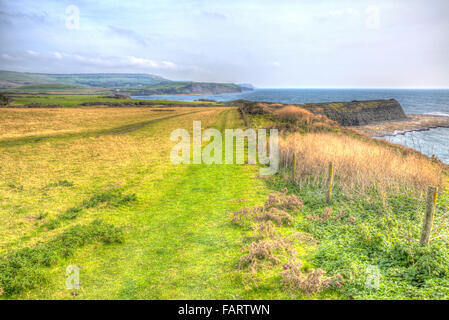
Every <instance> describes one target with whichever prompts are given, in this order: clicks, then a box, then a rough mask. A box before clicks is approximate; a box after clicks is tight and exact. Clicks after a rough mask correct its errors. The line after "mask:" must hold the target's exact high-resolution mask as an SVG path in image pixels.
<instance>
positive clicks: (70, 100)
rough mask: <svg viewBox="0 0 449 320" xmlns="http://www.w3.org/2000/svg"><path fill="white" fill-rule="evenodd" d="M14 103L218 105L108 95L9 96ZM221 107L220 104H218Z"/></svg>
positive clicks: (15, 105) (64, 105)
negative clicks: (116, 97)
mask: <svg viewBox="0 0 449 320" xmlns="http://www.w3.org/2000/svg"><path fill="white" fill-rule="evenodd" d="M8 96H9V97H11V98H12V99H13V100H14V102H13V103H12V104H11V105H10V106H11V107H20V106H23V105H27V104H31V103H43V104H47V105H60V106H62V107H66V108H70V107H77V106H79V105H80V104H82V103H85V102H89V103H93V102H94V103H97V102H98V105H99V106H101V105H102V103H103V102H112V103H122V102H132V103H138V102H145V103H151V104H153V105H154V106H157V105H166V104H172V103H176V104H177V105H183V106H198V105H200V106H201V105H204V104H216V103H213V102H212V103H211V102H202V101H194V102H190V101H167V100H151V101H149V100H137V99H136V100H134V99H133V100H130V99H115V98H105V97H107V96H108V95H104V94H102V95H100V94H89V95H86V94H17V95H15V94H8ZM218 105H219V104H218Z"/></svg>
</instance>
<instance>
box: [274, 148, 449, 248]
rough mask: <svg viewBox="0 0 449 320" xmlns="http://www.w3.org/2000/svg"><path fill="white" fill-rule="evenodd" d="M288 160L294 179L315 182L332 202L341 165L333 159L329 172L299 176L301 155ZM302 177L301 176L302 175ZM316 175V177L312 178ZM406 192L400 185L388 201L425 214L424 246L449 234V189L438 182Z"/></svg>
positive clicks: (289, 173)
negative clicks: (445, 189) (441, 186)
mask: <svg viewBox="0 0 449 320" xmlns="http://www.w3.org/2000/svg"><path fill="white" fill-rule="evenodd" d="M290 159H291V160H290V161H288V160H286V159H284V161H281V163H280V167H281V168H282V169H283V170H284V174H285V173H286V174H287V176H290V180H291V182H292V183H294V184H296V185H299V186H300V187H301V185H303V184H307V183H313V184H317V183H318V185H319V186H320V187H321V188H322V189H323V192H324V193H325V197H323V201H325V202H327V203H330V202H331V201H332V196H333V191H334V188H335V187H338V180H336V179H335V175H336V173H338V168H337V169H336V168H335V167H334V165H333V163H332V162H330V163H329V166H328V168H327V169H326V168H323V170H322V172H326V173H327V174H325V175H321V176H319V177H313V179H312V178H311V177H310V176H309V177H298V176H297V172H296V168H297V156H296V154H293V156H292V157H291V158H290ZM298 178H299V179H298ZM311 179H312V181H311ZM418 193H420V194H419V195H417V192H414V193H413V192H410V191H409V192H403V191H401V190H399V189H397V190H394V192H391V193H390V194H388V193H387V194H385V199H384V202H385V204H386V205H389V206H390V207H391V208H392V209H399V210H400V211H402V212H404V211H407V212H409V213H410V217H412V218H413V219H418V218H421V217H422V231H421V239H420V243H421V245H422V246H425V245H427V244H428V243H429V242H430V241H433V240H436V239H440V238H449V193H448V192H446V191H443V190H441V189H438V188H437V187H435V186H428V188H427V192H418Z"/></svg>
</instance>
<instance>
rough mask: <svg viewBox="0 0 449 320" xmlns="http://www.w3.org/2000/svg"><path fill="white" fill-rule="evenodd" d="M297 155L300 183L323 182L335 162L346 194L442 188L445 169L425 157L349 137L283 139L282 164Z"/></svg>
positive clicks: (310, 135) (322, 135)
mask: <svg viewBox="0 0 449 320" xmlns="http://www.w3.org/2000/svg"><path fill="white" fill-rule="evenodd" d="M294 153H296V155H297V162H296V169H295V172H296V177H295V178H296V179H297V180H298V181H300V182H305V181H313V182H315V183H319V182H321V181H323V180H324V179H325V177H326V175H327V170H328V163H329V162H330V161H332V162H333V163H334V166H335V168H336V178H337V181H338V185H339V187H341V188H342V189H343V191H346V192H349V191H350V192H355V191H362V192H363V191H366V190H367V189H369V188H375V189H376V190H378V191H382V192H388V191H393V190H396V191H399V190H407V191H423V190H425V189H426V187H427V186H429V185H437V186H438V185H440V184H441V179H442V168H441V167H440V166H439V165H437V164H435V163H432V162H431V161H430V160H429V159H426V158H425V157H422V156H420V155H418V154H413V153H410V154H404V153H401V152H400V151H399V150H395V149H394V148H390V147H388V146H384V145H382V144H376V143H374V141H369V140H366V141H364V140H361V139H356V138H354V137H351V136H347V135H338V134H333V133H307V134H304V135H301V134H293V135H290V136H287V137H286V138H284V139H282V140H281V141H280V160H281V164H283V165H284V166H291V164H292V163H293V160H292V159H293V154H294Z"/></svg>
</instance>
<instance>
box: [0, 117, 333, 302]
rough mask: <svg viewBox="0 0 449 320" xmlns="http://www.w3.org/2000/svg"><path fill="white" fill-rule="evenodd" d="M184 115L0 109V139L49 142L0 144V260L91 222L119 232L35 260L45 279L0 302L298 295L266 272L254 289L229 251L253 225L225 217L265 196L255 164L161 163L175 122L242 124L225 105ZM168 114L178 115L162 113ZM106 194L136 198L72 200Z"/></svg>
mask: <svg viewBox="0 0 449 320" xmlns="http://www.w3.org/2000/svg"><path fill="white" fill-rule="evenodd" d="M194 112H195V113H192V112H191V110H190V109H188V108H187V109H186V108H175V109H174V111H173V112H153V111H152V110H150V109H139V110H137V109H132V108H130V109H128V108H126V109H121V110H114V109H112V110H111V109H105V108H91V109H88V110H86V109H57V110H52V109H28V110H23V109H4V110H2V117H4V119H10V121H5V122H6V123H10V124H9V125H8V127H6V126H3V127H2V131H1V132H2V136H1V137H2V138H1V140H0V145H2V142H4V141H8V140H7V139H10V138H11V137H12V136H13V137H15V138H16V139H18V138H17V137H20V136H25V137H27V136H40V135H43V134H44V135H45V136H47V137H48V138H47V139H45V140H37V141H28V140H27V141H26V142H24V143H21V144H12V145H11V144H3V145H2V146H1V148H2V152H1V158H2V159H1V163H2V170H1V185H0V192H1V195H2V196H1V201H0V210H1V214H0V234H2V237H1V240H0V243H1V245H0V248H1V250H0V255H8V256H10V255H11V254H12V253H14V252H16V251H17V250H20V249H21V248H25V247H35V246H37V245H38V243H39V242H42V243H44V244H45V243H48V242H49V241H51V239H54V238H55V237H57V236H58V235H60V234H61V233H62V232H63V231H64V230H67V229H68V228H70V227H72V226H74V225H79V224H80V225H87V224H88V223H90V222H91V221H93V220H94V219H96V218H101V219H102V220H104V221H105V222H107V223H111V224H113V225H114V226H117V227H120V228H123V232H124V240H123V243H121V244H101V243H92V244H89V245H86V246H83V247H82V248H80V249H78V250H76V251H75V253H74V255H73V256H70V257H69V258H64V257H58V259H57V261H58V262H57V263H56V264H54V265H53V264H52V265H51V266H49V267H45V266H37V265H36V268H38V269H39V270H40V271H41V272H42V273H43V274H44V276H43V277H42V280H39V282H37V283H35V284H34V285H33V286H34V287H35V288H32V289H29V288H26V290H25V289H23V290H19V292H17V293H15V294H13V295H12V296H11V295H6V296H3V297H7V298H21V299H23V298H27V299H28V298H32V299H40V298H50V299H55V298H56V299H71V298H79V299H93V298H105V299H113V298H123V299H134V298H136V299H162V298H167V299H176V298H186V299H187V298H194V299H196V298H205V299H207V298H209V299H212V298H225V299H233V298H292V297H298V294H295V295H291V294H288V293H286V292H285V291H284V290H282V288H281V284H280V281H279V275H278V272H277V271H272V272H268V273H266V274H265V273H264V274H261V275H260V277H261V279H259V284H258V285H254V283H253V282H254V280H252V277H251V276H250V275H249V274H248V272H247V271H245V270H240V269H236V268H235V267H236V265H237V264H238V263H239V258H240V256H241V255H242V253H241V250H240V249H241V247H242V246H243V245H244V243H245V241H248V240H245V239H246V237H248V236H250V237H251V234H252V232H251V231H249V230H244V229H241V228H238V227H236V226H234V225H232V224H231V222H230V216H229V213H230V212H232V211H234V210H238V209H241V208H242V207H243V206H253V205H256V204H260V203H262V202H263V201H264V200H265V199H266V196H267V194H268V193H269V192H270V189H269V188H268V187H267V186H266V184H265V183H264V181H263V180H260V179H257V178H256V176H257V168H256V167H254V166H239V165H226V166H223V165H211V166H202V165H178V166H175V165H172V164H171V162H170V161H169V158H168V157H169V152H170V149H171V146H172V145H173V142H170V141H169V140H168V139H169V134H170V132H171V130H173V129H175V128H178V127H180V128H187V129H188V128H191V126H192V121H193V120H201V121H202V123H203V127H207V126H213V127H217V128H219V129H223V128H232V127H238V126H241V125H242V123H241V120H240V118H239V115H238V112H237V111H236V110H235V109H229V108H212V109H211V108H209V109H201V108H195V110H194ZM173 114H176V115H180V116H179V117H177V118H165V119H164V117H167V116H172V115H173ZM11 119H15V120H14V121H12V120H11ZM64 119H67V122H66V123H65V125H64ZM142 120H144V121H146V120H156V121H153V122H151V123H149V124H147V125H145V126H139V127H138V129H137V130H131V131H125V132H123V133H121V134H111V130H112V129H111V128H112V127H114V126H115V127H123V126H128V125H129V124H130V123H132V122H133V121H134V122H135V123H140V122H141V121H142ZM2 123H4V122H3V121H2ZM30 123H33V125H29V124H30ZM48 128H51V130H49V129H48ZM112 131H113V130H112ZM62 133H63V134H65V135H61V134H62ZM80 133H82V134H80ZM92 133H94V134H92ZM5 139H6V140H5ZM117 190H119V191H120V192H121V193H122V194H123V195H135V196H136V200H135V201H132V202H129V203H128V202H126V203H123V204H120V205H118V204H116V203H110V202H107V201H105V202H104V203H100V204H99V205H98V206H92V207H89V206H86V205H83V203H85V202H86V200H87V201H89V199H92V197H93V196H95V195H98V194H102V195H103V196H104V195H108V194H115V193H116V192H117ZM71 208H81V212H80V214H79V215H77V216H76V217H74V218H72V217H71V218H70V219H61V216H63V214H64V213H65V212H67V211H70V210H69V209H71ZM72 211H73V210H72ZM55 221H56V222H58V223H57V224H56V223H54V222H55ZM302 251H304V249H303V250H302ZM304 252H305V251H304ZM71 264H73V265H77V266H80V267H81V281H82V285H81V289H80V290H79V295H78V296H76V297H74V296H72V295H71V291H70V290H66V289H65V269H66V267H67V266H68V265H71ZM0 269H1V267H0ZM329 294H331V295H334V294H332V293H326V295H329ZM301 296H302V294H299V297H301Z"/></svg>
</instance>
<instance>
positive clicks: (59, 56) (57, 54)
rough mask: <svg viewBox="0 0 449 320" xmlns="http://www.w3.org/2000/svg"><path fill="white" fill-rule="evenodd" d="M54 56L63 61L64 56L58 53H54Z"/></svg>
mask: <svg viewBox="0 0 449 320" xmlns="http://www.w3.org/2000/svg"><path fill="white" fill-rule="evenodd" d="M53 55H54V56H55V58H56V59H62V54H60V53H59V52H57V51H55V52H53Z"/></svg>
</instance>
